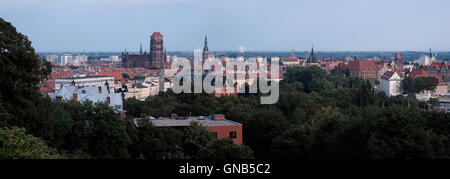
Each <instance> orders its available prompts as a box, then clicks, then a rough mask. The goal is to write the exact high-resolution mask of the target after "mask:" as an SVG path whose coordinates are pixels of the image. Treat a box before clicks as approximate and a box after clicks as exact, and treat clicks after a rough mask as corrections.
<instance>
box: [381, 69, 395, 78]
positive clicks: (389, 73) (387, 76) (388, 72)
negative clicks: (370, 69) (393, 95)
mask: <svg viewBox="0 0 450 179" xmlns="http://www.w3.org/2000/svg"><path fill="white" fill-rule="evenodd" d="M395 73H396V72H394V71H387V72H385V73H384V74H383V76H381V78H382V79H386V80H389V79H390V78H391V77H392V75H394V74H395Z"/></svg>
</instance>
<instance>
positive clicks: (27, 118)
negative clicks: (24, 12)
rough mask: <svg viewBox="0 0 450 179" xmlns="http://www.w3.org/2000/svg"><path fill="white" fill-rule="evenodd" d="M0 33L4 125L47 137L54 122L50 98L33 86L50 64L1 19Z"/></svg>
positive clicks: (25, 39)
mask: <svg viewBox="0 0 450 179" xmlns="http://www.w3.org/2000/svg"><path fill="white" fill-rule="evenodd" d="M0 32H1V33H0V86H1V88H0V94H1V98H0V101H1V103H2V105H3V107H4V109H5V111H6V112H7V113H8V114H9V118H8V121H7V125H8V126H20V127H25V128H26V129H27V130H28V131H29V132H31V133H33V134H34V135H35V136H38V137H42V138H44V139H50V138H52V136H53V131H52V130H51V127H52V126H53V125H54V124H53V123H54V120H53V119H52V117H51V108H50V107H49V106H50V105H51V101H50V100H47V99H45V98H44V97H43V96H42V95H41V94H40V93H39V89H38V87H37V86H38V83H39V81H40V80H43V79H45V78H46V77H47V76H48V74H50V71H51V68H50V64H49V63H44V62H42V61H41V60H40V59H39V58H38V56H37V55H36V54H35V52H34V49H33V47H32V46H31V42H30V41H29V40H28V38H27V37H26V36H25V35H23V34H21V33H18V32H17V31H16V29H15V28H14V27H13V26H12V25H11V23H9V22H6V21H5V20H3V19H2V18H0Z"/></svg>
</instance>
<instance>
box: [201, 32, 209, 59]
mask: <svg viewBox="0 0 450 179" xmlns="http://www.w3.org/2000/svg"><path fill="white" fill-rule="evenodd" d="M208 58H209V48H208V37H207V36H205V45H204V46H203V53H202V62H203V63H204V62H205V61H206V60H208Z"/></svg>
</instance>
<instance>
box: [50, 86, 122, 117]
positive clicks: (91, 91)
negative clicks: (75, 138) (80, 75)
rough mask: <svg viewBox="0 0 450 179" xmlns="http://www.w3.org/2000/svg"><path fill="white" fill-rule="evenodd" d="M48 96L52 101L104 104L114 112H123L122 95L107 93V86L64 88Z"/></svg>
mask: <svg viewBox="0 0 450 179" xmlns="http://www.w3.org/2000/svg"><path fill="white" fill-rule="evenodd" d="M48 96H49V97H50V98H51V99H53V100H59V101H63V100H64V101H71V100H73V101H79V102H85V101H92V102H93V103H97V102H104V103H106V104H108V105H109V106H111V107H112V108H114V109H115V110H116V111H119V112H123V99H122V94H120V93H110V92H108V90H107V86H98V87H94V86H87V87H83V88H78V87H76V86H64V87H63V88H61V89H59V90H58V91H56V92H55V93H48Z"/></svg>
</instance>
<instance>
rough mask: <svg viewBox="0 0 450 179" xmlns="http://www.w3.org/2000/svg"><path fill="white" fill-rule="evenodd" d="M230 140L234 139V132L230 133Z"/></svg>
mask: <svg viewBox="0 0 450 179" xmlns="http://www.w3.org/2000/svg"><path fill="white" fill-rule="evenodd" d="M230 138H232V139H236V131H232V132H230Z"/></svg>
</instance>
